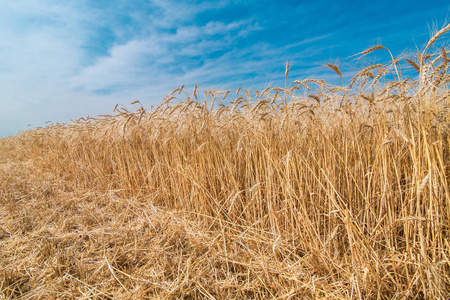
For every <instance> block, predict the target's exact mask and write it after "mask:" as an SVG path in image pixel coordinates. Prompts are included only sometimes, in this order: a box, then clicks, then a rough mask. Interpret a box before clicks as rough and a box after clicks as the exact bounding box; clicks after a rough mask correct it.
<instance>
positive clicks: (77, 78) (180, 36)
mask: <svg viewBox="0 0 450 300" xmlns="http://www.w3.org/2000/svg"><path fill="white" fill-rule="evenodd" d="M388 6H390V7H391V11H386V7H388ZM447 6H448V5H447ZM447 6H445V5H444V4H441V5H436V6H435V7H433V6H430V5H428V6H427V8H426V9H423V8H421V7H419V6H414V5H409V6H408V7H407V9H408V14H403V15H402V14H399V11H401V7H402V6H401V4H397V2H396V3H395V4H392V3H391V2H390V1H382V2H380V3H379V4H378V7H376V6H373V5H368V4H364V3H359V4H358V5H353V4H352V5H347V4H345V3H340V4H339V5H338V4H337V3H335V2H333V1H329V2H328V1H326V2H320V3H300V4H289V3H285V2H282V3H281V2H280V3H279V2H273V1H254V0H248V1H234V0H221V1H167V0H164V1H163V0H150V1H143V0H142V1H126V0H100V1H95V2H93V1H69V2H67V1H63V2H55V1H50V0H16V1H4V2H2V3H0V107H1V109H0V137H1V136H6V135H11V134H15V133H17V131H18V130H25V129H27V128H28V127H27V126H26V125H27V124H28V123H31V124H32V126H42V125H43V124H44V122H45V121H48V120H51V121H54V122H68V121H69V120H70V119H74V118H78V117H83V116H86V115H88V114H89V115H95V114H105V113H109V112H111V110H112V108H113V107H114V105H115V104H116V103H123V104H126V103H129V102H131V101H133V100H136V99H139V100H141V102H143V103H144V104H145V105H150V104H157V103H159V102H160V101H161V99H162V97H163V96H164V95H165V94H167V93H169V92H170V91H172V90H173V89H175V88H177V87H179V86H181V85H182V84H184V85H187V86H191V87H193V85H194V84H199V86H200V88H203V89H207V88H210V87H223V88H226V89H235V88H237V87H238V86H240V85H244V86H246V87H248V88H252V89H260V88H264V87H265V86H266V85H268V84H272V85H273V84H279V83H281V82H282V81H283V80H284V64H285V62H286V60H290V61H291V62H292V64H291V65H292V66H293V67H292V70H291V73H290V74H291V75H290V76H292V78H294V79H297V77H307V76H311V75H317V76H318V77H320V76H321V75H325V76H326V75H327V73H326V72H325V73H319V71H318V70H320V67H321V66H323V65H324V63H325V62H326V61H328V60H330V59H333V58H335V57H344V58H345V57H348V56H349V55H351V54H354V53H356V52H358V51H361V50H363V48H365V47H366V46H368V45H369V44H370V43H373V42H374V41H376V39H380V38H383V39H384V41H388V42H391V43H392V44H394V47H404V46H401V45H400V42H399V40H400V37H399V35H398V33H399V32H400V34H403V35H407V36H406V37H405V36H403V37H404V38H406V39H408V38H409V36H410V35H412V34H414V37H419V39H420V38H421V35H423V33H424V32H427V31H428V28H422V29H420V28H421V27H420V26H422V27H424V26H423V24H426V22H429V23H431V22H432V21H433V20H434V19H437V20H438V21H441V20H442V22H443V20H444V19H445V14H446V12H447V10H448V7H447ZM394 16H395V18H394ZM426 37H427V36H426V35H425V36H424V37H423V38H426ZM417 42H420V41H417ZM387 46H388V47H389V45H387ZM394 50H396V49H394Z"/></svg>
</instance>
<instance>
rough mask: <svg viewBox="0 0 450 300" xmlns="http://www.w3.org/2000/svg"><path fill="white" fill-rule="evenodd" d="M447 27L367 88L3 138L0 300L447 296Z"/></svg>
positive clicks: (186, 104)
mask: <svg viewBox="0 0 450 300" xmlns="http://www.w3.org/2000/svg"><path fill="white" fill-rule="evenodd" d="M449 26H450V25H449ZM449 26H446V27H444V28H443V29H442V30H440V31H439V32H438V33H436V35H434V36H433V38H432V39H431V40H430V41H429V42H428V43H427V45H426V46H425V50H426V51H425V52H424V53H423V54H421V55H420V57H419V62H420V63H415V62H414V61H413V60H412V58H408V59H407V60H406V59H405V60H399V61H396V60H394V59H393V58H392V57H391V59H390V60H389V62H388V63H385V62H382V63H380V64H373V65H371V66H366V67H365V68H364V67H363V68H362V70H361V71H360V72H357V75H356V76H355V77H354V78H353V79H352V80H351V82H350V83H354V82H356V80H361V84H360V85H354V86H353V84H352V85H351V86H349V85H348V84H347V85H344V82H343V85H342V86H340V87H335V86H331V85H329V84H326V83H325V81H323V80H318V79H305V80H295V81H294V82H293V83H292V86H287V85H286V86H285V87H284V88H280V87H273V88H270V87H267V88H266V89H264V90H263V91H262V92H261V93H258V95H257V96H256V97H255V98H253V99H254V100H253V101H251V96H252V95H251V92H250V91H249V90H245V89H244V90H243V89H241V88H239V89H238V90H237V91H236V95H239V96H237V99H231V98H233V95H232V94H231V93H230V92H229V91H224V92H221V91H216V90H210V91H207V92H205V93H204V98H202V97H203V96H201V95H203V94H202V93H199V92H198V87H197V86H195V87H194V89H193V93H192V94H190V93H188V91H187V88H186V87H184V86H182V87H180V88H179V89H175V90H174V91H173V92H172V93H171V94H170V95H169V96H168V97H166V98H165V99H164V102H163V103H162V104H161V105H159V106H157V107H154V108H151V109H144V107H142V106H141V107H139V108H138V109H137V110H136V111H134V112H133V111H128V110H126V109H124V108H120V107H116V108H115V110H114V111H115V112H116V114H115V115H111V116H103V117H97V118H86V119H80V120H78V121H76V122H74V123H72V124H55V125H51V126H48V127H46V128H37V129H33V130H30V131H26V132H23V133H21V134H20V135H17V136H15V137H11V138H6V139H1V140H0V149H1V150H0V151H1V155H0V212H1V213H0V248H1V251H0V266H1V267H0V298H2V297H3V298H5V299H14V298H20V299H22V298H23V299H30V298H34V299H48V298H81V299H119V298H120V299H146V298H147V299H176V298H178V299H245V298H247V299H352V298H357V299H448V295H450V276H449V274H450V264H449V257H450V247H449V243H450V227H449V224H450V188H449V186H450V184H449V178H450V174H449V170H450V161H449V157H450V150H449V149H450V145H449V143H450V138H449V135H448V132H449V131H448V127H449V125H448V124H449V120H450V112H449V110H448V107H450V98H449V94H450V93H449V91H448V83H449V80H450V78H449V77H448V75H446V74H448V63H447V56H446V55H447V50H445V48H444V49H443V50H442V49H439V51H436V52H431V51H430V50H429V49H431V47H430V46H431V45H432V44H433V43H436V41H437V39H438V38H439V37H441V36H442V35H443V34H444V33H445V32H446V31H447V30H448V28H450V27H449ZM377 49H385V50H388V49H387V48H385V47H384V46H381V45H378V46H375V47H372V48H370V49H368V50H366V51H364V52H362V53H361V54H362V55H367V54H368V53H370V52H371V51H375V50H377ZM427 51H428V52H427ZM402 64H405V65H406V64H410V65H412V66H413V67H414V68H415V69H416V70H417V71H418V72H420V73H421V75H422V77H423V78H424V79H425V81H422V82H418V80H417V78H413V79H409V80H408V79H405V80H400V79H401V75H402V74H401V73H400V70H401V68H400V65H402ZM328 66H329V67H330V68H331V69H333V70H334V71H335V72H336V73H337V74H338V75H339V76H340V77H341V78H343V76H342V72H341V70H340V69H339V68H338V67H337V66H336V65H334V64H328ZM394 66H395V72H391V70H390V68H393V67H394ZM375 69H377V74H376V75H375V73H374V70H375ZM397 72H398V73H397ZM288 73H289V62H287V63H286V71H285V80H287V77H288ZM343 79H344V78H343ZM419 85H420V86H419ZM419 87H422V88H419ZM297 89H305V90H308V94H305V95H304V96H302V97H299V96H295V92H297ZM181 93H183V94H184V97H185V99H184V100H182V101H180V100H177V98H175V96H177V97H178V95H180V94H181ZM189 96H192V98H193V99H195V101H194V100H192V99H191V97H189ZM216 100H217V101H219V102H220V103H218V104H217V105H214V103H215V102H214V101H216ZM342 100H344V101H345V103H346V105H345V106H341V105H340V102H342ZM172 101H175V103H172ZM136 103H138V102H136ZM227 103H229V104H227Z"/></svg>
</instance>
